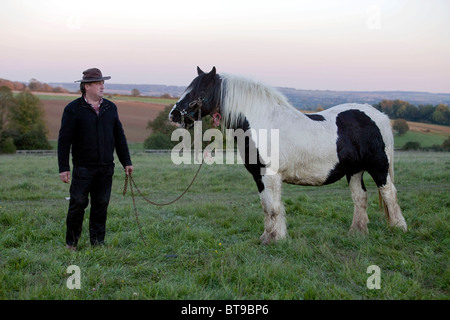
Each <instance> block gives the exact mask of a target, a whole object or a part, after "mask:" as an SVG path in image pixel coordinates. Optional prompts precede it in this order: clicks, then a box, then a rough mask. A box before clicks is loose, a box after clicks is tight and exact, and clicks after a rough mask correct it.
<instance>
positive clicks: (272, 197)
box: [259, 175, 287, 244]
mask: <svg viewBox="0 0 450 320" xmlns="http://www.w3.org/2000/svg"><path fill="white" fill-rule="evenodd" d="M262 182H263V184H264V190H262V191H261V192H260V194H259V196H260V198H261V204H262V207H263V209H264V233H263V234H262V236H261V242H262V243H263V244H269V243H271V242H272V241H277V240H281V239H284V238H286V236H287V230H286V212H285V209H284V205H283V203H282V202H281V189H282V180H281V177H280V176H279V175H265V176H263V177H262Z"/></svg>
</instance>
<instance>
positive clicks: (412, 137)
mask: <svg viewBox="0 0 450 320" xmlns="http://www.w3.org/2000/svg"><path fill="white" fill-rule="evenodd" d="M446 139H448V137H447V136H443V135H439V134H427V133H421V132H415V131H408V132H406V133H405V134H404V135H401V136H399V135H398V134H396V135H395V136H394V147H395V148H401V147H403V146H404V145H405V144H406V143H407V142H409V141H413V142H419V143H420V146H421V147H422V148H426V147H431V146H433V145H438V146H440V145H442V143H443V142H444V141H445V140H446Z"/></svg>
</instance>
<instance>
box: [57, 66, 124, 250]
mask: <svg viewBox="0 0 450 320" xmlns="http://www.w3.org/2000/svg"><path fill="white" fill-rule="evenodd" d="M109 79H111V77H109V76H108V77H103V75H102V72H101V71H100V70H99V69H97V68H91V69H88V70H86V71H84V72H83V79H81V80H78V81H75V82H80V89H81V92H82V96H81V97H80V98H78V99H76V100H74V101H72V102H71V103H69V104H68V105H67V106H66V107H65V109H64V112H63V115H62V119H61V129H60V130H59V137H58V166H59V176H60V179H61V181H63V182H64V183H69V181H70V166H69V154H70V149H71V148H72V163H73V172H72V184H71V186H70V203H69V210H68V213H67V220H66V223H67V231H66V247H67V249H70V250H76V247H77V244H78V240H79V239H80V236H81V230H82V224H83V217H84V211H85V209H86V207H87V206H88V204H89V199H88V195H89V194H90V198H91V212H90V217H89V235H90V242H91V245H93V246H95V245H103V244H104V241H105V228H106V215H107V208H108V204H109V200H110V195H111V186H112V177H113V174H114V150H116V153H117V156H118V158H119V161H120V163H121V164H122V166H123V167H124V168H125V173H126V174H127V175H131V173H132V172H133V165H132V163H131V158H130V153H129V151H128V145H127V141H126V138H125V134H124V132H123V128H122V124H121V122H120V120H119V116H118V113H117V107H116V105H115V104H114V103H113V102H111V101H109V100H107V99H104V98H103V89H104V82H105V80H109Z"/></svg>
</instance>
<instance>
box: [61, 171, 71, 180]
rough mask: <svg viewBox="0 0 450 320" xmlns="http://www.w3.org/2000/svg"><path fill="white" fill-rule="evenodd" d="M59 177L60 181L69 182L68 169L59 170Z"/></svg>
mask: <svg viewBox="0 0 450 320" xmlns="http://www.w3.org/2000/svg"><path fill="white" fill-rule="evenodd" d="M59 178H60V179H61V181H62V182H64V183H69V182H70V171H64V172H61V173H60V174H59Z"/></svg>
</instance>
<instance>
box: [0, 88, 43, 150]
mask: <svg viewBox="0 0 450 320" xmlns="http://www.w3.org/2000/svg"><path fill="white" fill-rule="evenodd" d="M15 100H16V103H17V104H16V106H15V107H14V108H11V109H10V110H9V115H8V118H9V125H8V130H7V131H5V132H4V134H5V136H6V137H12V138H13V139H14V145H15V146H16V148H17V149H19V150H35V149H41V150H42V149H43V150H48V149H51V146H50V143H49V142H48V140H47V131H48V129H47V125H46V123H45V112H44V108H43V106H42V103H41V101H40V100H39V98H38V97H36V96H35V95H33V94H32V93H30V92H28V91H24V92H21V93H19V94H18V95H17V97H16V99H15Z"/></svg>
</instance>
